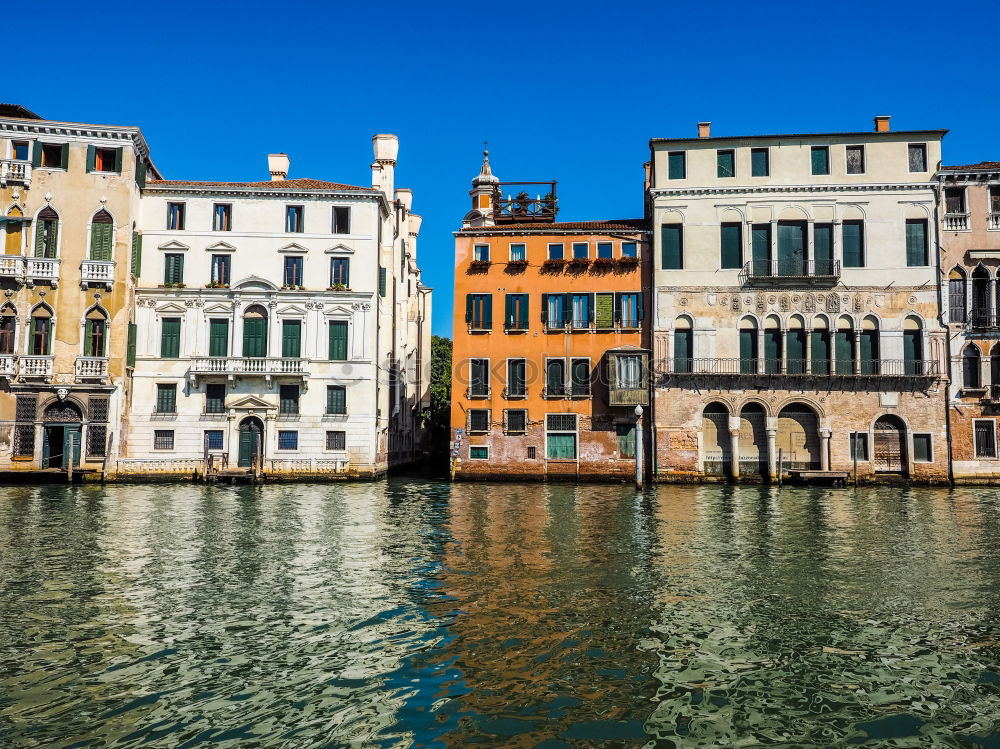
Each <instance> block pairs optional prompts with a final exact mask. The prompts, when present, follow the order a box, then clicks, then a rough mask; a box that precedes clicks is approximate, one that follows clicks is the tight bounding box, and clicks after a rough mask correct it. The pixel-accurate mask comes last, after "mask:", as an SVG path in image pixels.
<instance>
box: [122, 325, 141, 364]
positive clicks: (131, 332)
mask: <svg viewBox="0 0 1000 749" xmlns="http://www.w3.org/2000/svg"><path fill="white" fill-rule="evenodd" d="M137 331H138V328H137V327H136V324H135V323H134V322H130V323H129V324H128V348H127V349H126V353H125V366H126V367H133V368H134V367H135V339H136V334H137Z"/></svg>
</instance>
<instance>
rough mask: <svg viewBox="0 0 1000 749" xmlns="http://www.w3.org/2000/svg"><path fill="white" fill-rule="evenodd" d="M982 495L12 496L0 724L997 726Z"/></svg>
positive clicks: (517, 737) (993, 542)
mask: <svg viewBox="0 0 1000 749" xmlns="http://www.w3.org/2000/svg"><path fill="white" fill-rule="evenodd" d="M998 497H1000V495H998V494H997V492H995V491H993V490H981V489H977V490H972V489H957V490H953V491H945V490H921V489H912V490H899V489H870V490H863V491H857V492H855V491H854V490H850V489H848V490H837V491H829V490H797V489H790V488H784V489H782V490H780V492H778V491H776V490H774V489H766V488H765V489H761V488H731V487H684V488H673V487H671V488H657V489H654V490H651V491H649V492H648V493H646V494H645V495H638V494H636V493H635V492H634V491H631V490H629V489H627V488H623V487H609V486H596V487H573V486H538V485H530V486H527V485H491V486H484V485H459V486H455V487H451V486H449V485H447V484H434V483H414V482H404V481H391V482H389V483H387V484H359V485H333V486H329V485H323V486H318V485H316V486H275V487H264V488H202V487H193V486H169V487H163V486H155V487H113V488H108V489H100V488H90V487H81V488H28V489H2V490H0V746H2V747H29V746H30V747H35V746H37V747H46V749H48V748H49V747H110V746H114V747H140V746H141V747H196V746H197V747H200V746H214V747H326V746H329V747H340V746H357V747H364V746H385V747H389V746H429V747H445V746H466V745H478V746H513V747H531V746H539V747H567V746H602V745H603V746H618V747H621V746H629V747H631V746H644V745H645V746H650V747H752V746H768V747H812V746H820V747H827V746H830V747H834V746H856V745H866V746H871V747H952V746H955V747H958V746H964V747H974V746H982V747H1000V544H998V538H1000V498H998Z"/></svg>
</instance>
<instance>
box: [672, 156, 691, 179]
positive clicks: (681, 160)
mask: <svg viewBox="0 0 1000 749" xmlns="http://www.w3.org/2000/svg"><path fill="white" fill-rule="evenodd" d="M685 177H687V158H686V154H685V153H684V151H671V152H670V153H668V154H667V178H668V179H684V178H685Z"/></svg>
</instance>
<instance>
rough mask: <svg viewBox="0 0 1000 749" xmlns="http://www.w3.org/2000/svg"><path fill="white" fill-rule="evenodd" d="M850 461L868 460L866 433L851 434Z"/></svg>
mask: <svg viewBox="0 0 1000 749" xmlns="http://www.w3.org/2000/svg"><path fill="white" fill-rule="evenodd" d="M850 440H851V460H852V461H853V460H858V461H859V462H860V461H867V460H868V434H867V433H866V432H851V434H850Z"/></svg>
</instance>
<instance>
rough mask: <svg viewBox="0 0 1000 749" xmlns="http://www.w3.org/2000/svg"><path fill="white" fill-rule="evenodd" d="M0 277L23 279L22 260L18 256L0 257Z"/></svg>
mask: <svg viewBox="0 0 1000 749" xmlns="http://www.w3.org/2000/svg"><path fill="white" fill-rule="evenodd" d="M0 277H3V278H24V258H23V257H21V256H20V255H0Z"/></svg>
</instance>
